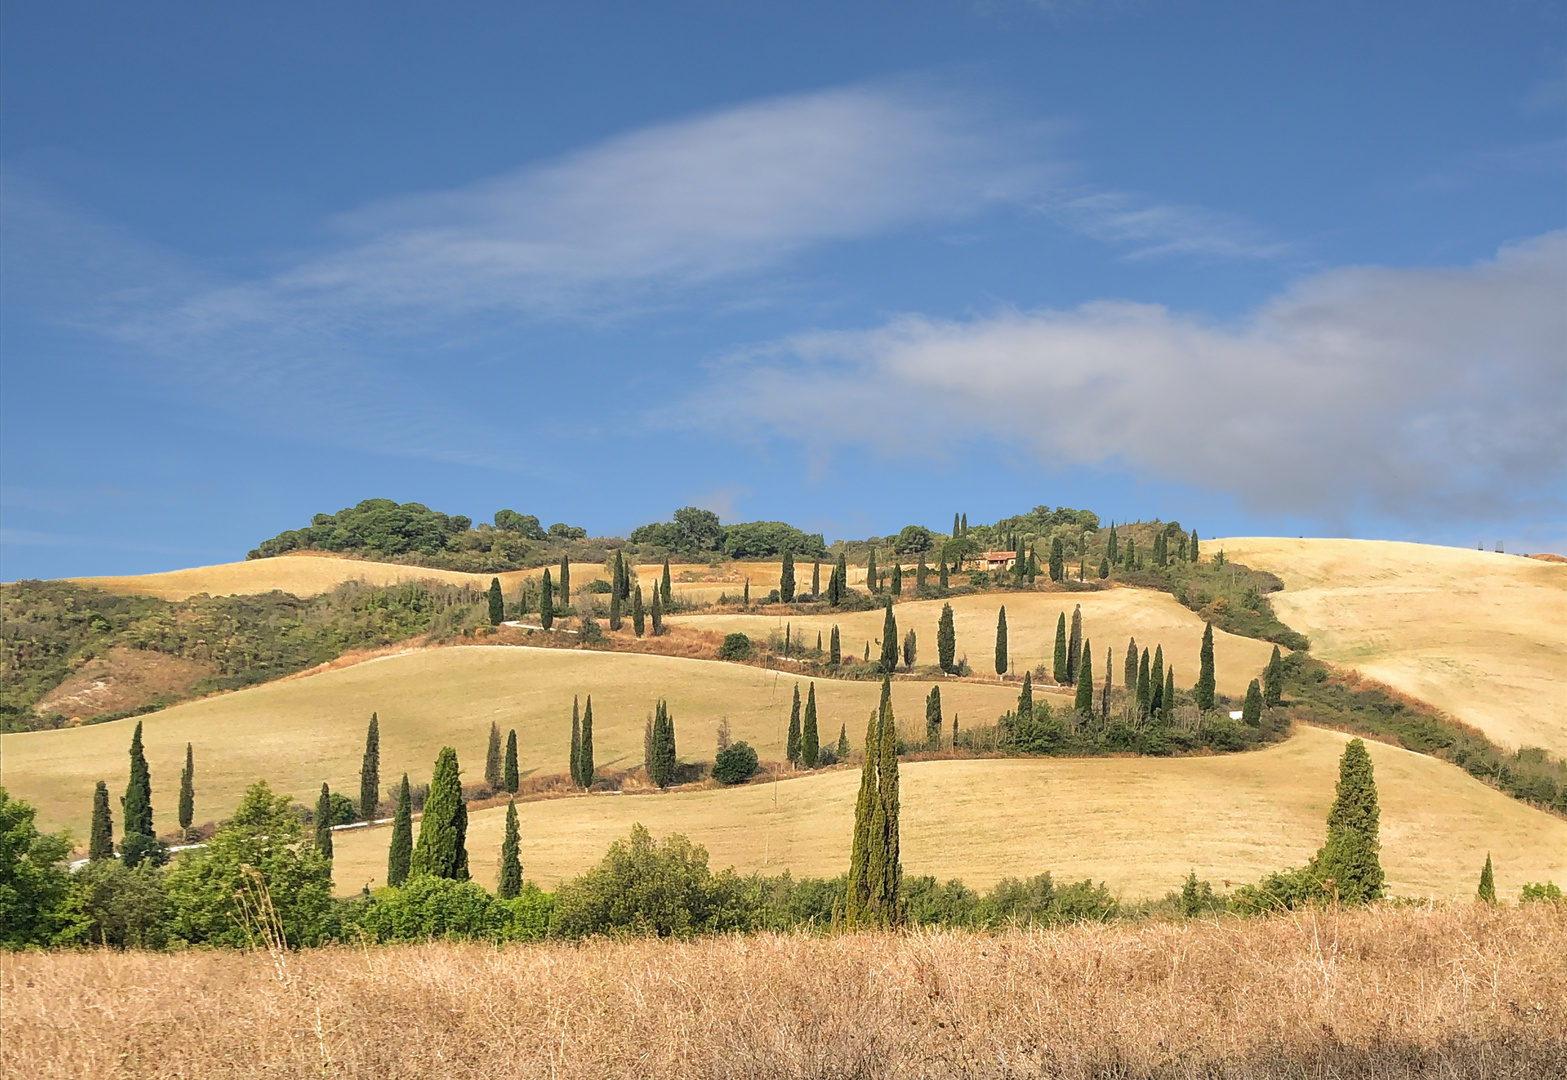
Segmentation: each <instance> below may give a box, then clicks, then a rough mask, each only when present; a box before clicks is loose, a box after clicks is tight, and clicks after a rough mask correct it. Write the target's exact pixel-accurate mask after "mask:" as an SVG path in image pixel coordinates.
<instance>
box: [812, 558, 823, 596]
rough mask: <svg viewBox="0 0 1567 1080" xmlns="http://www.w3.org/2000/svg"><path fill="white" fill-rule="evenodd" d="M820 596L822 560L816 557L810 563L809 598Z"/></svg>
mask: <svg viewBox="0 0 1567 1080" xmlns="http://www.w3.org/2000/svg"><path fill="white" fill-rule="evenodd" d="M821 598H822V561H821V560H820V559H817V560H816V561H815V562H813V563H811V599H812V600H820V599H821Z"/></svg>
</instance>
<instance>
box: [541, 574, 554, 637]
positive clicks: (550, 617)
mask: <svg viewBox="0 0 1567 1080" xmlns="http://www.w3.org/2000/svg"><path fill="white" fill-rule="evenodd" d="M539 625H540V626H542V627H544V629H546V630H548V629H550V628H551V627H553V626H554V625H555V583H554V582H553V581H551V580H550V570H549V567H547V566H546V567H545V568H544V584H543V585H542V586H540V588H539Z"/></svg>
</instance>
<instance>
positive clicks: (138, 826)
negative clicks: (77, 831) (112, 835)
mask: <svg viewBox="0 0 1567 1080" xmlns="http://www.w3.org/2000/svg"><path fill="white" fill-rule="evenodd" d="M141 724H142V722H141V721H140V720H138V721H136V731H135V733H134V734H132V735H131V779H130V783H128V784H127V785H126V786H125V797H124V798H123V799H121V800H120V819H121V820H122V821H123V822H124V823H125V826H124V833H123V836H124V838H125V839H126V840H129V839H130V838H131V837H132V836H154V835H156V834H155V833H154V832H153V831H152V774H151V773H150V772H148V771H147V755H146V753H144V752H143V750H142V741H141Z"/></svg>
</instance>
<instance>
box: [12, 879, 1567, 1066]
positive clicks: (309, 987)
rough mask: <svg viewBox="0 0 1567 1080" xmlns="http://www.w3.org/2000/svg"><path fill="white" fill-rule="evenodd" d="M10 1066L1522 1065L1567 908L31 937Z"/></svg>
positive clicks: (1556, 973)
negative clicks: (328, 942)
mask: <svg viewBox="0 0 1567 1080" xmlns="http://www.w3.org/2000/svg"><path fill="white" fill-rule="evenodd" d="M3 963H4V977H3V978H4V982H3V984H0V993H3V996H4V998H5V1001H6V1003H7V1007H6V1009H5V1011H4V1013H3V1016H0V1035H3V1038H0V1047H3V1049H0V1071H4V1072H5V1073H6V1075H10V1076H28V1077H36V1078H39V1080H54V1078H65V1077H71V1078H74V1080H93V1078H98V1077H177V1076H202V1077H240V1076H246V1077H248V1076H257V1075H265V1076H269V1077H279V1078H289V1077H298V1078H304V1077H307V1076H308V1077H323V1076H326V1077H376V1078H380V1077H391V1076H396V1077H426V1076H428V1077H450V1076H462V1077H473V1078H487V1077H497V1078H498V1077H519V1076H527V1077H546V1076H548V1077H562V1078H569V1077H583V1078H594V1080H597V1078H599V1077H639V1078H663V1077H668V1078H682V1080H684V1078H688V1077H714V1078H717V1077H725V1078H729V1077H756V1078H764V1077H765V1078H783V1077H802V1078H803V1077H855V1078H863V1080H881V1078H889V1080H890V1078H903V1077H973V1078H990V1077H995V1078H1002V1077H1022V1076H1051V1077H1071V1078H1077V1077H1082V1078H1088V1077H1109V1076H1114V1077H1152V1076H1157V1077H1172V1078H1188V1077H1190V1078H1196V1077H1216V1076H1230V1077H1292V1078H1293V1077H1302V1076H1323V1077H1329V1076H1331V1077H1335V1078H1344V1080H1356V1078H1362V1077H1364V1078H1373V1077H1375V1078H1382V1077H1427V1076H1429V1077H1444V1078H1446V1077H1460V1076H1461V1077H1466V1078H1472V1080H1488V1078H1503V1077H1507V1078H1524V1077H1546V1076H1556V1075H1560V1073H1561V1069H1562V1066H1563V1064H1564V1062H1567V909H1561V908H1553V907H1550V906H1548V905H1531V906H1530V907H1527V908H1502V909H1493V908H1489V907H1486V906H1483V905H1479V904H1458V905H1452V906H1439V907H1436V908H1435V909H1432V910H1427V909H1425V908H1398V909H1380V910H1371V911H1353V912H1349V911H1346V912H1343V913H1341V914H1340V913H1328V912H1324V913H1307V914H1302V915H1298V916H1296V917H1293V918H1291V917H1278V918H1272V919H1258V920H1252V921H1246V922H1239V921H1232V920H1223V921H1220V922H1217V923H1207V922H1193V923H1152V924H1146V925H1138V924H1130V925H1115V924H1112V925H1108V926H1102V925H1086V926H1076V927H1070V928H1065V929H1060V930H1052V931H1036V932H1027V933H1014V934H1006V935H1000V936H996V937H988V936H980V935H972V934H966V933H960V932H918V933H909V934H857V935H850V936H844V937H835V938H827V939H821V938H812V937H805V936H798V935H786V936H779V935H760V936H757V937H725V938H713V939H706V940H698V941H692V942H685V943H678V942H668V941H645V940H643V941H618V942H617V941H604V940H599V941H593V942H589V943H587V944H585V945H582V946H569V945H527V946H513V947H510V948H506V949H499V950H497V949H494V948H487V947H485V946H481V945H449V944H430V945H423V946H406V947H395V948H378V949H373V950H368V951H365V950H359V949H353V948H344V949H321V950H314V951H308V952H303V953H298V954H292V955H289V956H287V957H285V958H283V959H282V960H280V961H278V962H274V960H273V959H272V958H270V957H269V956H268V955H267V954H266V953H248V954H235V953H227V952H217V951H212V952H209V951H202V950H198V951H193V952H187V953H176V954H163V955H159V954H148V953H115V952H109V951H98V952H80V953H19V954H16V953H13V954H7V955H6V956H5V957H4V960H3Z"/></svg>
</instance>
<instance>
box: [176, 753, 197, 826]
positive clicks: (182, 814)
mask: <svg viewBox="0 0 1567 1080" xmlns="http://www.w3.org/2000/svg"><path fill="white" fill-rule="evenodd" d="M195 820H196V751H195V749H194V748H193V747H192V746H191V744H190V743H186V744H185V768H184V770H183V771H181V773H180V809H179V822H180V828H181V829H189V828H190V826H191V823H192V822H193V821H195Z"/></svg>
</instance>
